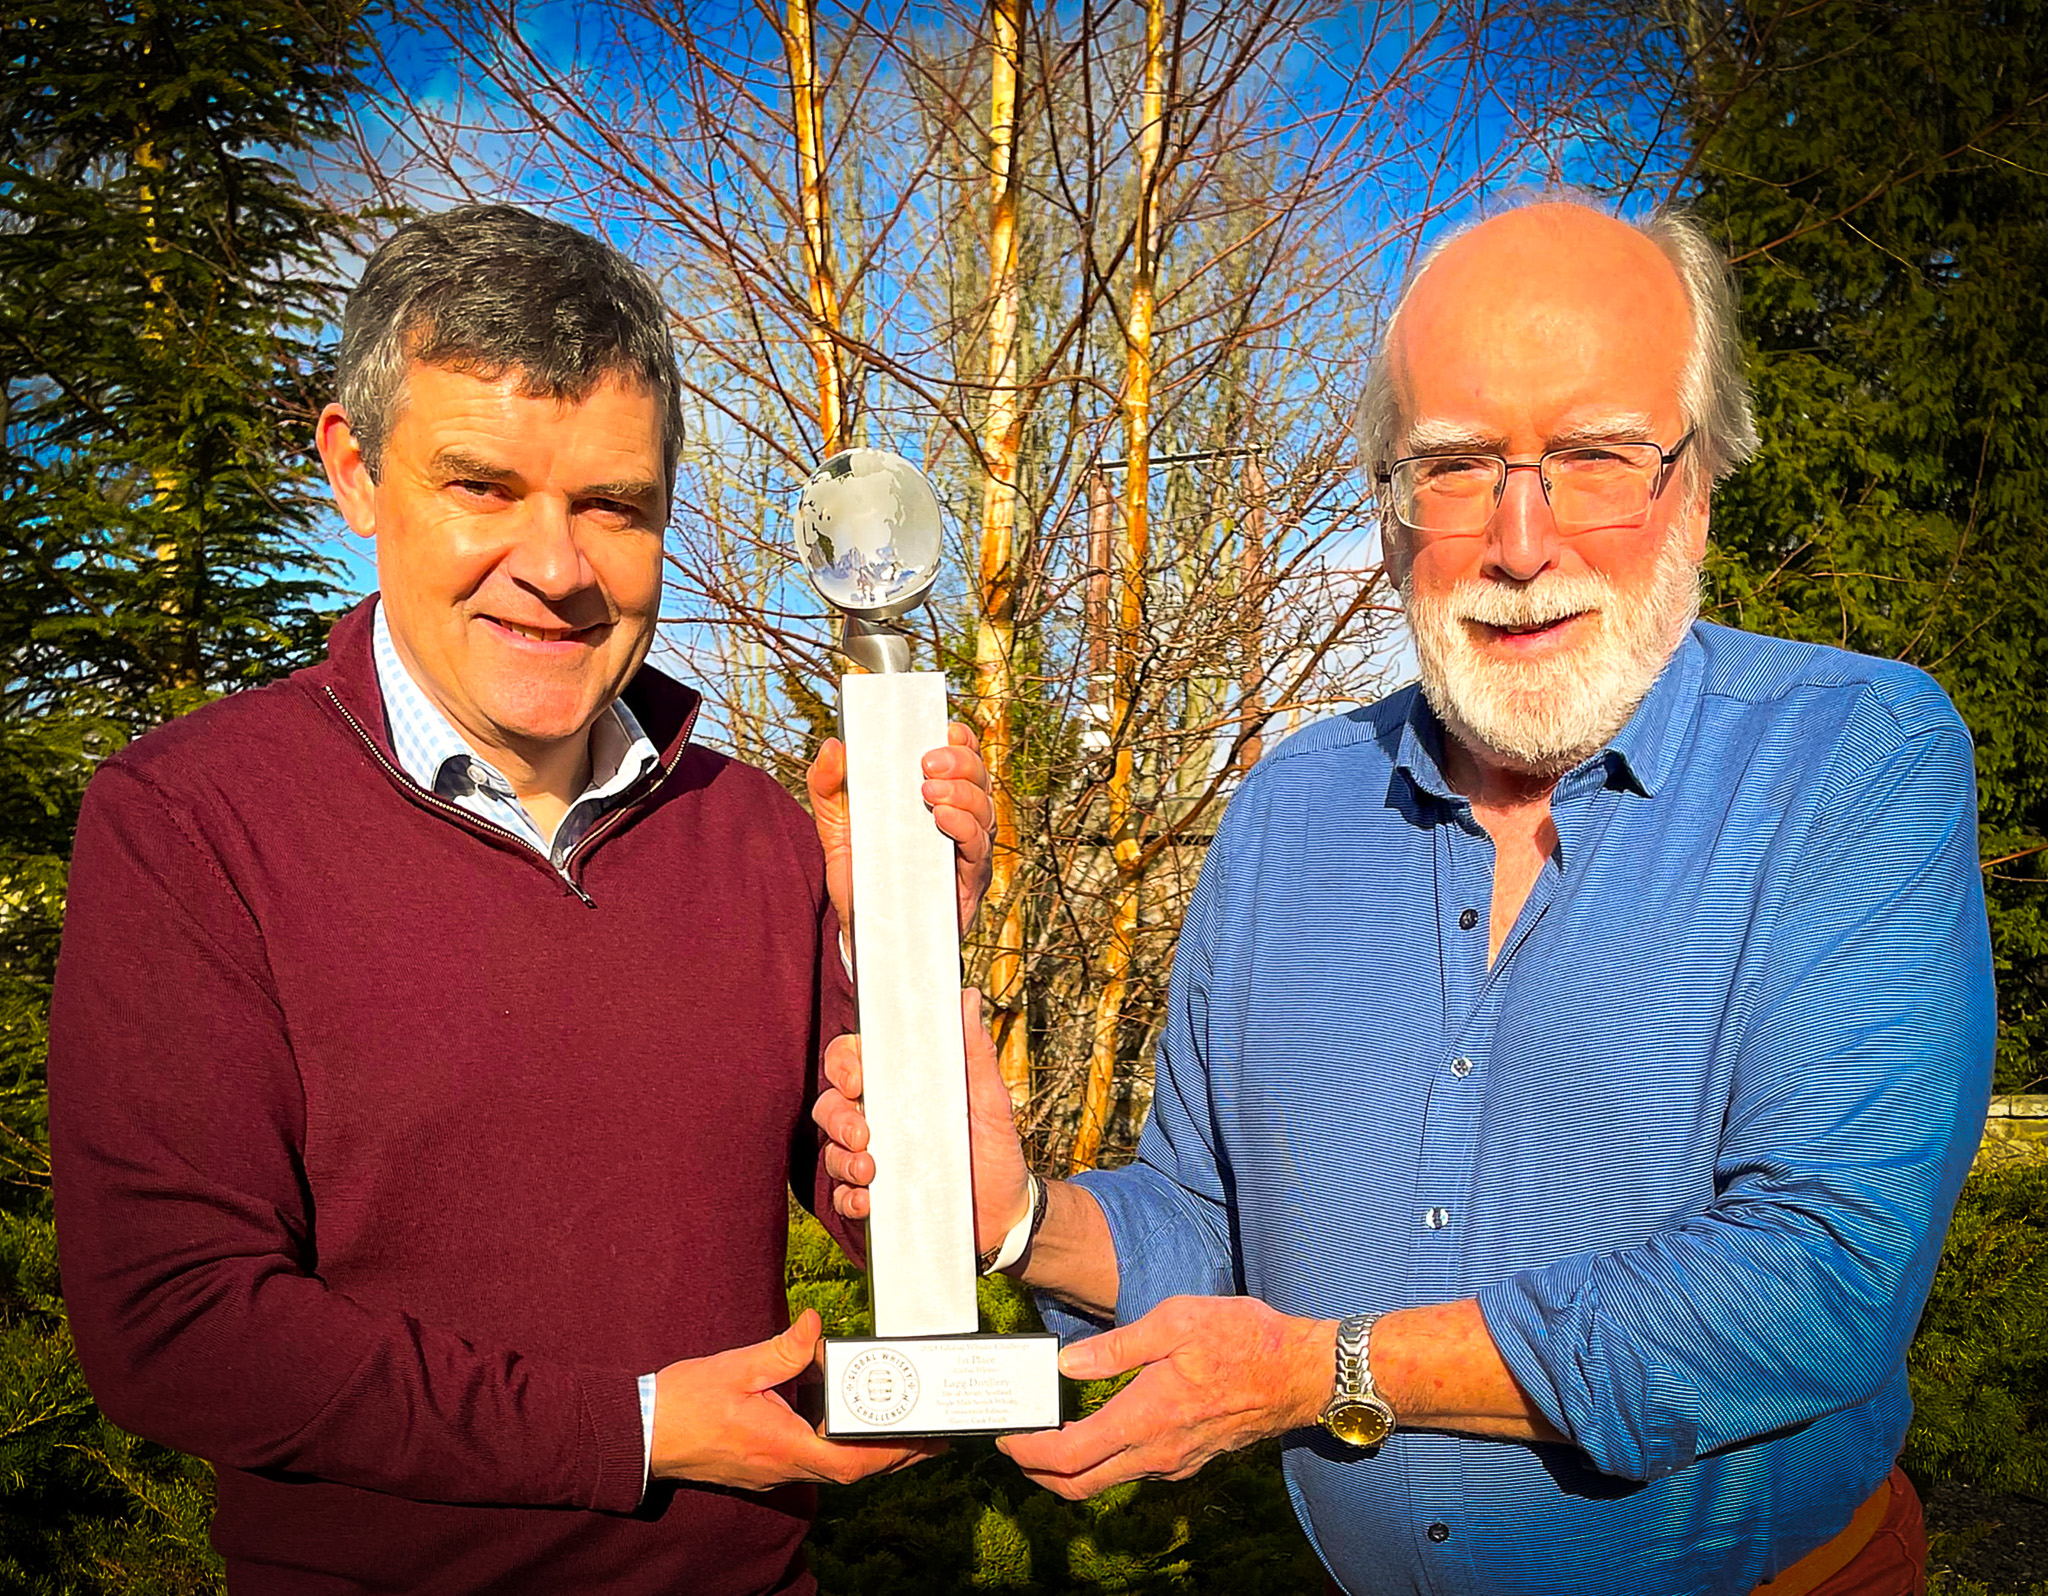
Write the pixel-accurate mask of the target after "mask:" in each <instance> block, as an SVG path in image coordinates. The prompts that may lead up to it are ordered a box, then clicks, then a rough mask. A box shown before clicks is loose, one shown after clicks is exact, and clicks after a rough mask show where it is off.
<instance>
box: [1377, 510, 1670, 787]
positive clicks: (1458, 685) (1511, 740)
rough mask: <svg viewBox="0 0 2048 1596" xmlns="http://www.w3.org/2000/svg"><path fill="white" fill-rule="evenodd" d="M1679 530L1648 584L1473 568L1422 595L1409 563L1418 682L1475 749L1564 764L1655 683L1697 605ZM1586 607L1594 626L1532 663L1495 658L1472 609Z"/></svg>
mask: <svg viewBox="0 0 2048 1596" xmlns="http://www.w3.org/2000/svg"><path fill="white" fill-rule="evenodd" d="M1672 530H1673V536H1672V537H1671V538H1670V539H1669V540H1668V541H1667V542H1666V543H1665V545H1664V547H1663V549H1662V550H1661V551H1660V552H1659V554H1658V556H1657V565H1656V569H1655V570H1654V571H1653V572H1651V575H1650V581H1649V584H1648V586H1647V588H1646V589H1645V590H1644V591H1642V592H1640V593H1625V592H1623V591H1621V590H1620V589H1619V588H1617V587H1616V586H1615V584H1614V583H1613V582H1612V581H1610V580H1609V579H1608V578H1607V577H1605V576H1600V575H1597V574H1595V573H1592V572H1587V573H1586V574H1584V575H1581V576H1562V575H1558V574H1555V573H1552V574H1549V575H1545V576H1539V577H1537V578H1536V579H1535V580H1534V581H1532V582H1527V583H1522V584H1519V585H1517V584H1511V583H1506V582H1499V581H1487V580H1483V579H1481V578H1478V577H1468V578H1467V579H1466V580H1464V581H1462V582H1460V583H1458V585H1457V586H1456V587H1454V588H1453V589H1452V590H1451V591H1450V592H1449V593H1448V594H1445V595H1443V596H1442V597H1430V598H1424V597H1422V596H1421V595H1419V594H1417V593H1416V591H1415V582H1414V577H1413V574H1412V572H1411V574H1410V575H1409V576H1408V577H1406V578H1404V579H1403V581H1402V583H1401V603H1402V605H1403V607H1404V608H1405V609H1406V610H1407V612H1408V625H1409V629H1410V631H1411V632H1413V634H1414V637H1415V654H1416V658H1417V660H1418V661H1419V662H1420V664H1421V666H1422V691H1423V693H1424V695H1425V696H1426V697H1427V698H1428V699H1429V704H1430V708H1432V709H1434V710H1435V711H1436V713H1437V718H1438V719H1439V720H1441V721H1442V722H1443V723H1444V729H1445V730H1446V731H1448V732H1449V733H1450V734H1451V735H1452V736H1453V737H1456V738H1457V739H1458V740H1459V741H1460V742H1462V743H1464V744H1466V745H1467V746H1468V747H1471V748H1473V749H1474V750H1477V751H1480V752H1484V753H1487V754H1490V755H1491V756H1492V757H1493V758H1494V759H1495V760H1496V761H1498V762H1500V763H1503V764H1505V765H1507V766H1508V767H1509V768H1510V769H1514V770H1519V771H1523V772H1526V773H1527V774H1529V775H1532V776H1558V775H1562V774H1563V773H1564V772H1565V771H1567V770H1570V769H1571V768H1572V767H1573V766H1574V765H1577V764H1579V763H1581V762H1582V761H1584V760H1586V759H1589V758H1591V757H1592V755H1594V754H1595V753H1597V752H1598V751H1599V750H1600V749H1601V748H1602V747H1604V746H1605V745H1606V743H1607V740H1608V739H1609V738H1611V737H1612V736H1613V735H1614V734H1615V733H1616V732H1618V731H1620V730H1621V728H1622V727H1624V726H1626V725H1627V724H1628V718H1629V716H1631V715H1633V714H1634V713H1635V712H1636V706H1637V705H1638V704H1640V703H1641V702H1642V701H1643V698H1644V695H1645V694H1647V693H1648V692H1649V691H1650V688H1651V687H1652V686H1653V685H1654V684H1655V683H1656V680H1657V674H1658V672H1660V671H1662V670H1663V669H1664V666H1665V664H1666V662H1668V661H1669V660H1670V658H1671V656H1672V654H1673V653H1675V652H1676V651H1677V648H1678V644H1679V642H1680V640H1681V639H1682V638H1683V637H1684V635H1685V630H1686V628H1687V627H1689V626H1690V625H1692V623H1693V620H1694V618H1695V617H1696V616H1697V615H1698V614H1699V609H1700V568H1699V562H1698V561H1696V560H1694V559H1692V558H1690V557H1689V556H1688V555H1687V553H1686V551H1685V549H1684V548H1683V547H1682V546H1681V543H1682V537H1683V534H1682V532H1681V531H1680V529H1679V528H1676V527H1674V528H1673V529H1672ZM1582 611H1593V612H1595V613H1593V614H1590V615H1588V616H1587V618H1586V619H1585V620H1584V621H1582V622H1581V623H1580V625H1581V627H1586V628H1591V629H1592V635H1591V636H1590V637H1588V638H1586V639H1584V640H1583V641H1581V642H1580V643H1579V644H1578V645H1577V646H1576V647H1574V648H1572V649H1571V650H1569V651H1568V652H1565V653H1560V654H1555V655H1553V656H1551V657H1550V658H1548V659H1543V660H1536V661H1530V662H1528V663H1526V664H1503V663H1500V662H1498V661H1495V660H1492V659H1488V658H1487V657H1485V656H1484V655H1483V654H1482V653H1481V652H1480V650H1479V648H1478V646H1477V645H1476V644H1475V643H1474V642H1473V640H1472V635H1471V633H1470V632H1469V631H1468V630H1467V629H1466V626H1465V624H1464V623H1465V622H1466V621H1479V622H1482V623H1484V624H1486V625H1490V626H1537V625H1541V624H1543V623H1544V622H1546V621H1554V620H1558V619H1560V618H1562V617H1564V616H1567V615H1575V614H1578V613H1580V612H1582Z"/></svg>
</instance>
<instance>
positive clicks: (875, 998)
mask: <svg viewBox="0 0 2048 1596" xmlns="http://www.w3.org/2000/svg"><path fill="white" fill-rule="evenodd" d="M796 541H797V550H798V553H799V554H800V555H801V556H802V558H803V562H804V566H805V568H806V569H807V570H808V571H809V573H810V577H811V582H812V585H813V586H815V587H816V588H817V590H818V591H819V592H820V593H821V594H823V595H824V597H825V598H826V600H827V601H828V602H830V603H831V604H833V605H834V606H835V607H836V608H838V609H839V610H840V611H841V612H842V613H843V614H844V615H845V617H846V644H845V646H846V653H847V654H848V656H849V657H851V658H852V659H853V660H855V661H856V662H857V663H859V664H860V665H862V666H864V667H866V670H867V672H868V674H865V675H860V674H849V675H847V676H845V677H844V678H842V680H841V682H840V704H839V714H840V731H841V735H842V737H843V738H844V740H845V743H846V800H847V819H848V824H849V828H850V831H851V846H852V852H853V962H854V971H855V984H856V986H857V988H858V994H859V1003H860V1031H861V1058H862V1064H863V1074H864V1076H865V1081H866V1089H865V1106H866V1110H867V1120H868V1134H869V1144H868V1150H869V1152H870V1154H872V1156H873V1158H874V1160H875V1178H874V1183H873V1185H872V1186H871V1187H870V1188H869V1199H870V1208H869V1218H868V1280H869V1285H870V1287H871V1288H872V1293H873V1298H874V1307H875V1333H874V1335H873V1336H871V1337H834V1338H829V1339H828V1340H827V1341H826V1342H825V1434H827V1435H828V1436H832V1437H834V1438H836V1439H852V1438H855V1437H859V1436H881V1435H901V1436H912V1435H971V1434H1004V1433H1008V1432H1013V1431H1017V1430H1039V1429H1052V1428H1055V1427H1057V1426H1058V1424H1059V1422H1060V1412H1059V1408H1060V1400H1059V1368H1058V1361H1057V1360H1058V1350H1059V1342H1058V1339H1057V1338H1056V1337H1054V1336H1050V1335H984V1334H982V1333H980V1322H981V1321H980V1315H979V1313H978V1311H977V1309H976V1306H975V1292H974V1281H975V1253H974V1186H973V1169H972V1164H971V1162H970V1158H969V1154H968V1145H967V1068H966V1050H965V1039H964V1037H963V1035H962V1031H961V1020H960V934H959V920H958V909H957V907H956V902H955V896H954V887H953V844H952V842H951V841H950V840H949V839H948V838H947V837H946V836H945V835H944V834H943V833H941V832H940V831H939V829H938V827H936V826H935V825H933V823H932V818H931V813H930V811H929V810H927V809H926V808H925V805H924V799H923V798H922V796H921V795H920V792H919V789H920V788H921V786H922V785H923V781H924V775H923V771H922V768H921V761H922V759H923V757H924V755H925V754H926V753H927V752H929V751H930V750H931V749H934V748H941V747H944V746H945V742H946V682H945V677H944V676H942V675H941V674H940V673H938V672H936V671H913V670H911V669H910V639H909V638H908V636H906V635H905V634H904V633H903V632H901V631H899V630H898V629H896V628H895V627H894V626H891V625H890V624H889V623H890V622H891V621H894V620H896V619H898V618H899V617H901V616H904V615H907V614H909V613H910V612H911V611H913V610H915V609H916V608H917V607H918V606H919V605H920V604H922V603H923V602H924V599H925V595H926V594H927V593H928V592H930V590H931V586H932V583H933V581H934V580H935V579H936V578H937V576H938V570H939V559H940V555H941V553H942V550H943V547H944V542H945V529H944V525H943V522H942V521H941V518H940V511H939V501H938V496H937V495H936V494H935V493H933V492H932V486H931V484H930V483H929V482H928V481H926V480H925V476H924V473H923V472H921V471H919V470H918V469H917V467H916V466H914V465H912V464H911V463H910V462H909V461H908V460H905V459H904V458H903V457H902V456H901V455H896V454H891V453H889V452H888V451H886V450H882V449H849V450H847V451H845V452H844V453H843V454H837V455H834V456H833V457H832V458H831V459H829V460H827V461H826V462H825V463H824V464H823V465H822V466H820V467H819V468H818V469H817V471H816V472H815V473H813V475H812V476H811V478H810V480H809V481H808V482H807V483H805V484H804V489H803V494H802V497H801V498H800V499H799V501H798V504H797V512H796Z"/></svg>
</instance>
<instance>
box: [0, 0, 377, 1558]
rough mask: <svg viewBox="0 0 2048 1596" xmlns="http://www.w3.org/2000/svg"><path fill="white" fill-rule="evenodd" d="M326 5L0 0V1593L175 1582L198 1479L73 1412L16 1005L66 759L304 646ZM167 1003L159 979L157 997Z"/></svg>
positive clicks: (344, 73)
mask: <svg viewBox="0 0 2048 1596" xmlns="http://www.w3.org/2000/svg"><path fill="white" fill-rule="evenodd" d="M356 15H357V13H356V12H355V10H354V8H352V7H347V6H344V7H343V8H341V9H339V10H337V9H333V8H321V9H319V10H314V9H310V8H307V9H302V8H300V7H299V6H297V5H295V4H293V3H292V0H158V3H152V0H133V3H127V0H112V3H84V0H37V3H35V4H33V5H24V4H22V3H21V0H4V4H0V407H4V408H0V1182H4V1184H0V1587H5V1588H8V1589H26V1590H44V1589H47V1590H58V1589H62V1590H66V1591H70V1590H95V1589H124V1590H132V1589H148V1590H152V1591H157V1590H162V1591H177V1590H204V1589H212V1588H214V1587H215V1585H216V1583H217V1569H218V1565H217V1563H216V1561H215V1560H214V1559H213V1556H212V1553H211V1552H210V1551H209V1550H208V1549H207V1546H206V1539H205V1528H206V1520H207V1516H208V1512H209V1508H210V1499H211V1481H210V1478H209V1476H208V1475H207V1473H206V1470H205V1468H204V1466H203V1465H201V1464H198V1463H195V1462H192V1461H190V1460H187V1459H182V1458H179V1457H176V1456H175V1455H174V1454H171V1453H168V1452H165V1451H163V1450H162V1449H160V1448H155V1447H151V1446H148V1445H146V1444H143V1443H139V1442H137V1441H135V1440H134V1439H133V1438H131V1437H127V1436H124V1435H122V1434H121V1433H120V1432H119V1431H117V1430H115V1429H114V1428H113V1427H112V1426H111V1425H109V1424H107V1423H106V1422H105V1421H104V1420H103V1419H102V1418H100V1416H99V1415H98V1414H97V1412H96V1411H95V1410H94V1408H93V1406H92V1403H91V1400H90V1397H89V1395H88V1394H87V1392H86V1390H85V1387H84V1385H83V1383H82V1382H81V1380H80V1378H79V1375H78V1371H77V1367H76V1363H75V1359H74V1358H73V1356H72V1353H71V1350H70V1343H69V1340H68V1337H67V1335H66V1333H65V1329H64V1322H63V1315H62V1305H61V1302H60V1300H59V1295H58V1283H57V1275H56V1267H55V1247H54V1236H53V1232H52V1228H51V1221H50V1205H49V1190H48V1186H49V1182H48V1157H47V1144H46V1140H45V1136H44V1125H45V1119H46V1115H45V1083H44V1073H43V1057H44V1037H45V1028H44V1017H45V1013H46V1009H47V1003H48V997H49V983H50V979H51V975H52V972H53V969H54V963H55V953H56V942H57V934H58V930H59V927H60V924H61V919H62V912H63V890H64V862H65V859H66V856H67V854H68V851H69V846H70V837H71V830H72V826H73V824H74V821H75V817H76V813H77V804H78V798H79V795H80V793H81V792H82V790H83V788H84V784H85V781H86V779H87V778H88V777H89V775H90V774H91V771H92V768H93V766H94V764H95V762H96V761H97V760H98V759H100V758H102V757H104V756H105V755H106V754H107V753H109V752H111V751H113V750H114V749H116V748H118V747H119V746H120V745H121V744H122V743H124V742H126V741H127V740H128V739H129V738H131V737H133V736H135V735H137V734H139V733H140V732H142V731H144V730H146V729H148V728H149V727H150V726H152V725H155V724H157V723H158V722H160V721H162V720H165V719H167V718H169V717H170V716H172V715H175V714H179V713H181V712H183V711H185V710H188V709H191V708H193V707H195V706H197V705H198V704H199V703H201V702H203V701H204V700H205V699H207V698H209V697H211V696H214V695H216V694H218V693H221V692H224V691H228V690H231V689H233V688H237V687H242V686H248V685H253V684H255V683H258V682H261V681H263V680H266V679H268V678H270V677H273V676H276V675H278V674H281V673H282V672H284V671H287V670H290V669H292V668H293V667H295V666H297V665H299V664H302V663H305V662H306V661H307V660H308V659H309V658H311V657H312V655H313V654H314V652H315V651H316V650H317V648H318V646H319V644H320V641H321V639H322V638H323V637H324V635H325V630H326V624H327V622H328V620H329V619H330V618H331V617H330V616H329V614H328V613H327V612H326V611H325V610H324V609H323V605H324V604H325V603H326V602H327V601H328V600H329V599H330V597H331V596H332V589H331V588H330V586H329V585H328V583H327V581H326V578H327V576H328V574H329V567H328V564H327V562H326V561H325V560H324V559H323V558H322V557H321V555H320V553H319V552H318V546H317V541H316V539H315V537H314V532H315V519H314V518H315V516H316V513H317V506H318V505H319V503H320V502H321V499H320V495H319V492H318V479H317V473H315V472H313V471H312V470H311V469H310V457H309V454H308V451H307V448H306V440H307V438H308V436H309V431H308V425H307V423H308V421H309V419H310V410H311V403H312V396H313V395H314V393H315V391H316V389H315V387H314V382H315V380H316V378H317V377H318V375H319V367H320V365H321V361H322V355H321V350H320V345H319V342H318V340H319V338H320V335H321V332H322V329H323V328H324V326H325V325H326V323H327V322H328V321H329V319H330V318H331V315H332V311H333V307H334V303H335V299H334V293H333V290H332V288H331V287H330V286H329V283H328V279H329V278H330V276H331V269H330V266H329V261H330V258H331V255H332V252H333V250H334V249H335V247H336V246H337V245H338V244H340V243H342V242H343V241H344V239H345V236H346V235H345V228H344V220H343V218H341V217H340V216H338V215H336V214H335V213H333V212H332V211H330V210H328V209H327V208H325V207H324V206H322V205H321V204H319V203H317V202H316V201H315V200H313V199H312V198H311V197H310V196H309V195H308V194H307V193H306V192H305V190H304V189H303V187H302V186H301V185H300V183H299V182H298V181H297V180H296V179H295V178H294V176H293V174H292V172H291V171H290V169H289V168H288V167H287V165H285V164H284V163H285V162H286V161H288V160H289V159H290V157H291V155H292V154H293V152H295V151H298V150H301V149H304V148H306V147H307V146H308V145H309V144H310V143H311V142H312V141H314V140H317V139H319V138H321V137H322V136H324V135H326V134H328V133H330V132H331V131H332V130H333V127H334V124H335V121H336V119H337V118H338V117H339V115H340V113H341V111H342V108H343V106H344V103H345V99H346V96H347V94H348V92H349V90H350V88H351V87H352V84H353V76H352V74H353V70H354V66H355V61H356V50H357V47H358V38H359V35H358V33H357V26H356ZM163 999H164V1002H165V1003H166V1005H167V1006H170V1005H175V1003H176V1001H177V995H176V994H175V993H170V992H167V993H165V994H163Z"/></svg>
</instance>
